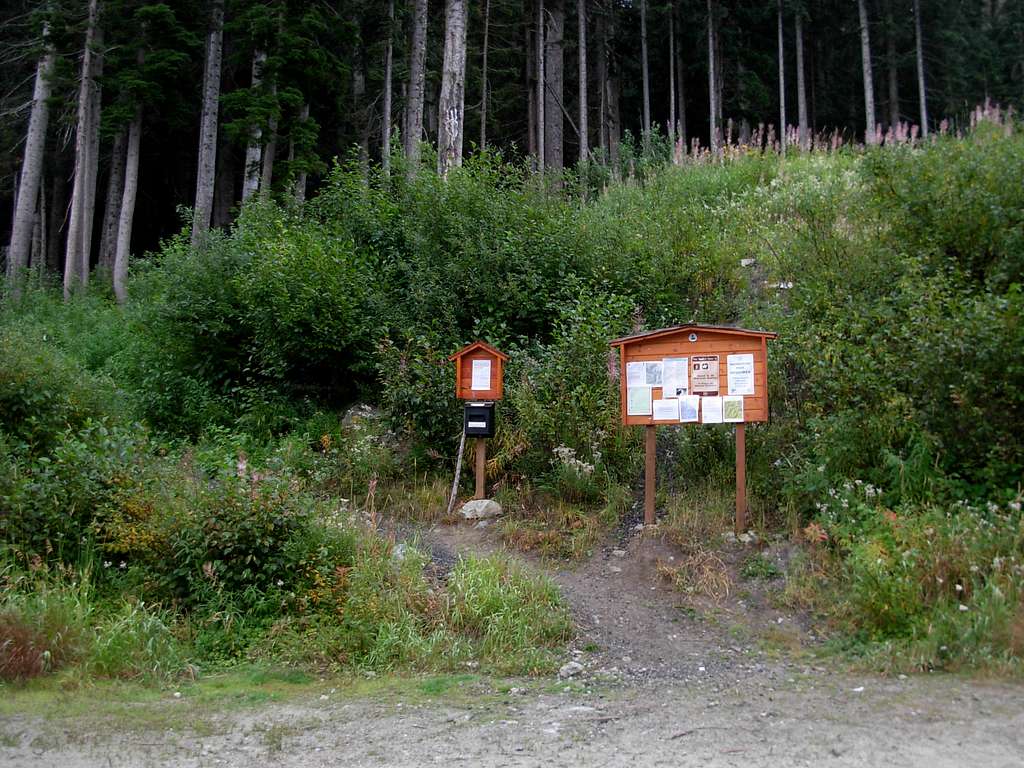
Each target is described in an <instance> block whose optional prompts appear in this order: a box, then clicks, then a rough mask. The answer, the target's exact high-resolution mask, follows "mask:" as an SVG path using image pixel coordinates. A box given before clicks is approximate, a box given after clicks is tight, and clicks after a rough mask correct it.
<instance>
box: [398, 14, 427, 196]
mask: <svg viewBox="0 0 1024 768" xmlns="http://www.w3.org/2000/svg"><path fill="white" fill-rule="evenodd" d="M426 77H427V0H413V15H412V38H411V40H410V43H409V103H408V106H407V108H406V110H407V116H408V122H407V125H406V126H405V136H404V137H403V139H404V143H405V157H406V161H407V162H408V169H407V175H408V177H409V179H410V180H411V179H412V178H414V177H415V176H416V170H417V168H418V166H419V162H420V141H422V139H423V99H424V93H425V86H426Z"/></svg>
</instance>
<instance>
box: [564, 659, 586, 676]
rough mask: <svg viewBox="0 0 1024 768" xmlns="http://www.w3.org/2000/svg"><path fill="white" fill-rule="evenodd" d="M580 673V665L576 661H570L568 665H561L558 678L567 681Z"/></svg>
mask: <svg viewBox="0 0 1024 768" xmlns="http://www.w3.org/2000/svg"><path fill="white" fill-rule="evenodd" d="M582 671H583V665H582V664H580V663H579V662H578V661H570V662H569V663H568V664H563V665H562V668H561V669H559V670H558V676H559V677H560V678H561V679H563V680H568V679H569V678H570V677H576V676H577V675H578V674H579V673H580V672H582Z"/></svg>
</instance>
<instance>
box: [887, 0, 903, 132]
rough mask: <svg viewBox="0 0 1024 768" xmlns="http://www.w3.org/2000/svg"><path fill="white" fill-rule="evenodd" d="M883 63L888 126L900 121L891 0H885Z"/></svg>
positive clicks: (893, 126)
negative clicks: (886, 72)
mask: <svg viewBox="0 0 1024 768" xmlns="http://www.w3.org/2000/svg"><path fill="white" fill-rule="evenodd" d="M885 65H886V67H887V69H888V70H889V71H888V75H889V126H890V127H891V128H895V127H896V126H897V125H899V123H900V70H899V62H898V60H897V58H896V22H895V20H894V19H893V15H892V0H885Z"/></svg>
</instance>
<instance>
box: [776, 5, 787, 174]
mask: <svg viewBox="0 0 1024 768" xmlns="http://www.w3.org/2000/svg"><path fill="white" fill-rule="evenodd" d="M777 8H778V16H779V24H778V27H779V148H780V150H781V151H782V154H786V47H785V38H784V37H783V35H782V0H779V2H778V5H777Z"/></svg>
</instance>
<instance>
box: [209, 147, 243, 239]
mask: <svg viewBox="0 0 1024 768" xmlns="http://www.w3.org/2000/svg"><path fill="white" fill-rule="evenodd" d="M235 152H236V150H235V148H234V147H233V146H231V142H230V140H229V139H228V137H227V136H225V135H224V134H223V133H222V134H221V136H220V138H218V139H217V165H216V168H217V173H216V175H215V177H214V182H213V210H212V212H211V222H212V226H213V228H214V229H222V228H224V227H227V226H228V225H229V224H231V209H232V208H234V207H235V203H236V202H237V198H236V197H235V195H236V194H237V191H236V189H235V182H236V181H237V180H238V179H237V175H238V173H237V168H238V158H237V156H236V154H235Z"/></svg>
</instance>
